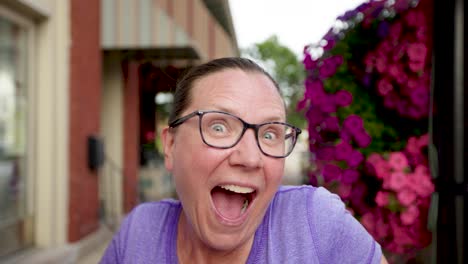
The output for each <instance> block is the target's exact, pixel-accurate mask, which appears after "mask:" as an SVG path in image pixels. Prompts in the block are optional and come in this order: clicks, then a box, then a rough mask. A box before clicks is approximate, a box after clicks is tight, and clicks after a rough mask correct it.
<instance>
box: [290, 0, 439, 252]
mask: <svg viewBox="0 0 468 264" xmlns="http://www.w3.org/2000/svg"><path fill="white" fill-rule="evenodd" d="M427 24H428V23H427V21H426V17H425V13H424V12H422V11H421V10H420V8H418V1H408V0H400V1H398V0H396V1H370V2H367V3H364V4H362V5H360V6H358V7H357V8H356V9H355V10H351V11H348V12H346V13H345V14H344V15H343V16H340V17H339V18H338V20H337V21H336V24H335V25H334V26H333V27H332V28H331V29H330V31H329V32H328V33H327V34H326V35H325V36H324V38H323V39H322V41H321V42H320V43H318V44H317V45H310V46H306V47H305V49H304V60H303V63H304V67H305V69H306V71H307V79H306V81H305V92H304V98H303V99H302V100H301V101H300V102H299V103H298V109H299V110H302V111H304V113H305V116H306V118H307V121H308V132H309V147H310V152H311V154H312V155H311V167H310V171H309V178H310V183H311V184H312V185H320V186H324V187H326V188H328V189H329V190H331V191H332V192H335V193H337V194H338V195H339V196H340V197H341V198H342V200H343V201H345V203H346V205H347V206H348V208H349V210H350V211H351V212H352V213H353V214H354V215H355V216H356V217H357V218H358V219H359V220H360V221H361V223H362V224H363V225H364V226H365V228H366V229H367V230H368V231H369V232H370V233H371V234H372V235H373V236H374V238H375V239H376V240H377V241H378V242H379V243H380V244H381V245H382V247H383V248H384V249H385V250H386V251H388V252H393V253H395V254H400V255H404V256H407V257H408V258H409V257H412V256H414V254H416V253H417V252H418V250H420V249H423V248H425V247H427V246H428V245H429V244H430V242H431V233H430V232H429V231H428V229H427V215H428V208H429V203H430V197H431V194H432V193H433V191H434V185H433V183H432V178H431V174H430V170H429V162H428V155H427V147H428V140H429V136H428V127H429V125H428V118H429V116H430V114H431V112H430V72H431V61H430V49H431V47H430V46H429V43H430V42H429V37H428V35H427V34H428V29H427Z"/></svg>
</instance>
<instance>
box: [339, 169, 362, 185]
mask: <svg viewBox="0 0 468 264" xmlns="http://www.w3.org/2000/svg"><path fill="white" fill-rule="evenodd" d="M358 178H359V172H358V171H356V170H353V169H345V170H343V173H342V174H341V181H342V182H343V183H345V184H352V183H354V182H355V181H356V180H357V179H358Z"/></svg>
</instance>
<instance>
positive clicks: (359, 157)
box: [346, 150, 364, 168]
mask: <svg viewBox="0 0 468 264" xmlns="http://www.w3.org/2000/svg"><path fill="white" fill-rule="evenodd" d="M363 161H364V155H363V154H362V153H361V152H360V151H358V150H353V151H352V153H351V155H349V156H348V158H347V159H346V162H347V163H348V165H349V167H351V168H356V167H357V166H359V165H360V164H361V163H362V162H363Z"/></svg>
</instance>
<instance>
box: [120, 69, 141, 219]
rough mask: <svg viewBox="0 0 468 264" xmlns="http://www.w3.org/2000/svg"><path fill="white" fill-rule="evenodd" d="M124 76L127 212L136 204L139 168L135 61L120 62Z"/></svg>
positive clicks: (124, 183) (137, 85)
mask: <svg viewBox="0 0 468 264" xmlns="http://www.w3.org/2000/svg"><path fill="white" fill-rule="evenodd" d="M122 71H123V76H124V93H123V98H124V99H123V100H124V102H123V105H124V121H123V124H124V127H123V130H124V133H123V138H124V139H123V140H124V142H123V146H124V147H123V151H124V153H123V157H124V164H123V171H124V182H123V190H122V191H123V192H124V211H125V212H126V213H127V212H129V211H130V210H132V208H133V207H134V206H135V205H136V204H137V195H138V194H137V184H138V168H139V164H140V163H139V159H140V155H139V142H140V138H139V135H140V123H139V122H140V120H139V119H140V114H139V113H140V112H139V111H140V89H139V64H138V63H137V62H127V61H124V62H123V63H122Z"/></svg>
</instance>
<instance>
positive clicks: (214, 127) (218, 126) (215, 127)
mask: <svg viewBox="0 0 468 264" xmlns="http://www.w3.org/2000/svg"><path fill="white" fill-rule="evenodd" d="M211 130H213V131H214V132H217V133H224V132H226V126H224V125H223V124H213V125H211Z"/></svg>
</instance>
